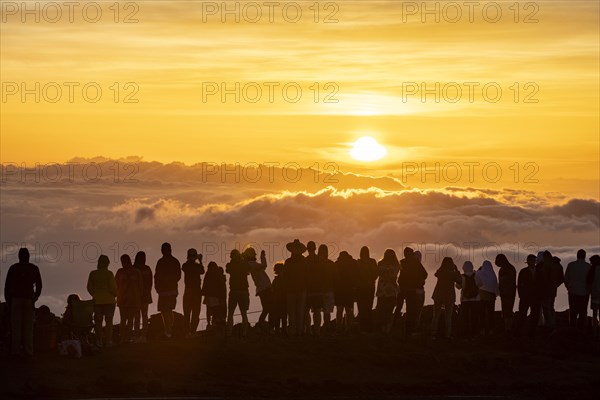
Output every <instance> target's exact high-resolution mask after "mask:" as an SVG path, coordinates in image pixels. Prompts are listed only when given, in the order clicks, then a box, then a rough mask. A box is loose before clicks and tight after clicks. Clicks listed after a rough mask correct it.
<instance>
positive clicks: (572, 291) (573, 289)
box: [565, 249, 592, 329]
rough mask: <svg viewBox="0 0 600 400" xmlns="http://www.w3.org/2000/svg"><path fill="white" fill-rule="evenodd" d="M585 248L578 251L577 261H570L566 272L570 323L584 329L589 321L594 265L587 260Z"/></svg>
mask: <svg viewBox="0 0 600 400" xmlns="http://www.w3.org/2000/svg"><path fill="white" fill-rule="evenodd" d="M585 257H586V253H585V250H583V249H580V250H579V251H577V261H573V262H570V263H569V265H567V271H566V272H565V286H566V287H567V292H568V293H569V325H570V326H571V327H572V328H575V327H577V328H579V329H584V328H585V324H586V322H587V307H588V302H589V301H590V280H589V276H590V271H591V269H592V266H591V265H590V264H588V263H587V262H586V261H585Z"/></svg>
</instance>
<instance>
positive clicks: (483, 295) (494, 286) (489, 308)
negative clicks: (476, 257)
mask: <svg viewBox="0 0 600 400" xmlns="http://www.w3.org/2000/svg"><path fill="white" fill-rule="evenodd" d="M475 282H476V283H477V287H478V288H479V299H480V309H481V319H480V321H481V325H482V328H483V334H484V335H485V336H487V335H489V334H490V333H491V332H492V330H493V329H494V312H495V311H494V309H495V306H496V296H497V295H498V278H497V277H496V273H495V272H494V267H493V266H492V263H491V262H489V261H488V260H485V261H484V262H483V265H482V266H481V268H479V270H478V271H477V273H476V274H475Z"/></svg>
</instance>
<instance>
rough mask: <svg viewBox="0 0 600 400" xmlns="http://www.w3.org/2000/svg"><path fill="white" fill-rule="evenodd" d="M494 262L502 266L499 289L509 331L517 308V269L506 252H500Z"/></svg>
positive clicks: (506, 328)
mask: <svg viewBox="0 0 600 400" xmlns="http://www.w3.org/2000/svg"><path fill="white" fill-rule="evenodd" d="M494 263H495V264H496V266H498V267H500V270H499V271H498V290H499V292H500V303H501V305H502V319H503V321H504V331H505V332H507V333H508V332H510V331H511V330H512V320H513V310H514V308H515V297H516V296H517V270H516V269H515V267H514V266H513V265H512V264H511V263H510V262H509V261H508V258H507V257H506V255H504V254H498V255H497V256H496V260H495V262H494Z"/></svg>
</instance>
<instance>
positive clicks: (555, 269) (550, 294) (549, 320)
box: [536, 250, 565, 334]
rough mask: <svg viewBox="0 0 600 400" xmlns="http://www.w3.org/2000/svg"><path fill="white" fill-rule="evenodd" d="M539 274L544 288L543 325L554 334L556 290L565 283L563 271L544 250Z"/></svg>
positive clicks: (539, 265)
mask: <svg viewBox="0 0 600 400" xmlns="http://www.w3.org/2000/svg"><path fill="white" fill-rule="evenodd" d="M536 268H539V271H538V272H539V273H540V274H541V278H540V279H541V280H542V282H543V286H544V296H543V298H542V313H543V315H544V325H545V326H546V328H548V330H549V331H550V334H554V333H555V332H556V311H555V309H554V303H555V301H556V293H557V289H558V288H559V287H560V285H562V284H563V283H564V281H565V279H564V271H563V269H562V267H561V266H560V264H558V263H557V262H556V261H555V260H554V257H552V254H551V253H550V252H549V251H548V250H546V251H544V252H543V253H542V262H541V264H538V265H537V266H536Z"/></svg>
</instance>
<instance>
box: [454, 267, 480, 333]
mask: <svg viewBox="0 0 600 400" xmlns="http://www.w3.org/2000/svg"><path fill="white" fill-rule="evenodd" d="M462 270H463V273H462V275H461V283H460V285H458V284H457V285H456V288H457V289H460V307H459V309H458V315H459V321H461V322H460V324H461V331H462V335H463V337H465V338H466V339H473V338H474V337H475V336H477V330H478V328H479V314H480V310H479V300H480V299H479V288H478V287H477V282H476V281H475V271H474V268H473V263H472V262H471V261H465V262H464V263H463V267H462Z"/></svg>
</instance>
